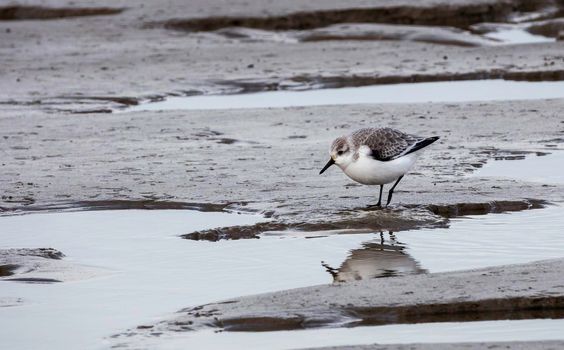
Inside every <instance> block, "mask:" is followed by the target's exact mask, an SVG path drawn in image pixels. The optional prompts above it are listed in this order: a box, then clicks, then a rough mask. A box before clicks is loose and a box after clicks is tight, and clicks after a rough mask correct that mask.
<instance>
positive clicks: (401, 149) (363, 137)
mask: <svg viewBox="0 0 564 350" xmlns="http://www.w3.org/2000/svg"><path fill="white" fill-rule="evenodd" d="M422 140H424V138H422V137H418V136H414V135H409V134H405V133H403V132H401V131H398V130H395V129H391V128H381V129H377V128H366V129H360V130H357V131H355V132H354V133H352V135H351V141H352V142H353V144H354V145H355V148H358V147H360V146H362V145H365V146H367V147H368V148H370V150H371V153H372V154H371V156H372V157H373V158H374V159H377V160H380V161H388V160H392V159H395V158H397V157H400V156H402V155H404V154H407V153H409V151H410V149H412V148H413V147H414V146H415V145H417V144H418V143H419V142H420V141H422Z"/></svg>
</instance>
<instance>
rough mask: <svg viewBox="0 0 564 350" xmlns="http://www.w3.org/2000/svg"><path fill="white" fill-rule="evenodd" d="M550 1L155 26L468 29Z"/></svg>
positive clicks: (201, 20)
mask: <svg viewBox="0 0 564 350" xmlns="http://www.w3.org/2000/svg"><path fill="white" fill-rule="evenodd" d="M552 4H554V2H552V1H534V2H531V1H529V2H527V1H478V2H475V3H466V2H462V1H460V2H454V3H440V2H434V3H432V2H427V3H425V2H420V3H419V4H409V5H393V4H392V3H391V2H387V3H384V4H382V5H384V6H381V7H378V4H375V5H374V7H371V8H367V7H364V8H348V9H347V8H345V9H339V10H317V11H308V12H294V13H288V14H284V15H282V16H276V15H271V16H260V17H248V16H245V17H235V16H230V17H208V18H191V19H184V20H183V19H174V20H169V21H166V22H162V23H154V24H152V25H153V26H157V25H161V26H164V27H165V28H168V29H176V30H185V31H212V30H217V29H220V28H226V27H248V28H257V29H268V30H304V29H312V28H320V27H325V26H328V25H332V24H338V23H387V24H409V25H426V26H452V27H462V28H465V27H468V26H469V25H471V24H474V23H478V22H505V21H508V20H509V19H510V15H511V14H512V13H514V12H519V11H534V10H539V9H542V8H543V7H546V6H548V5H552Z"/></svg>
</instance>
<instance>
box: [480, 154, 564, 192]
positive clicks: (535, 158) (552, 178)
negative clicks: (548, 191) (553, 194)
mask: <svg viewBox="0 0 564 350" xmlns="http://www.w3.org/2000/svg"><path fill="white" fill-rule="evenodd" d="M543 152H551V150H548V149H544V150H543ZM541 154H542V155H540V156H539V155H535V154H528V155H525V156H524V159H521V160H492V161H489V162H487V163H486V164H484V166H483V167H482V168H480V169H478V170H477V171H475V172H474V173H473V174H472V176H478V177H486V176H487V177H503V178H508V179H515V180H522V181H530V182H542V183H545V184H562V183H564V152H563V151H561V150H556V151H553V152H552V153H550V154H544V153H541Z"/></svg>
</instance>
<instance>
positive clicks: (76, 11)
mask: <svg viewBox="0 0 564 350" xmlns="http://www.w3.org/2000/svg"><path fill="white" fill-rule="evenodd" d="M124 10H125V9H124V8H109V7H43V6H17V5H14V6H0V21H22V20H30V19H39V20H47V19H61V18H69V17H84V16H102V15H116V14H119V13H121V12H123V11H124Z"/></svg>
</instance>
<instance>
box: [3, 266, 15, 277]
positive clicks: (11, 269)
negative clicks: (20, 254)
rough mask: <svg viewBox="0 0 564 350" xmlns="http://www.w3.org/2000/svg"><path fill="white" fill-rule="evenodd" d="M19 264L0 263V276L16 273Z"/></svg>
mask: <svg viewBox="0 0 564 350" xmlns="http://www.w3.org/2000/svg"><path fill="white" fill-rule="evenodd" d="M18 267H19V266H18V265H14V264H5V265H0V277H6V276H11V275H13V274H14V271H15V270H16V269H17V268H18Z"/></svg>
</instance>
